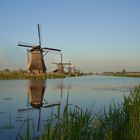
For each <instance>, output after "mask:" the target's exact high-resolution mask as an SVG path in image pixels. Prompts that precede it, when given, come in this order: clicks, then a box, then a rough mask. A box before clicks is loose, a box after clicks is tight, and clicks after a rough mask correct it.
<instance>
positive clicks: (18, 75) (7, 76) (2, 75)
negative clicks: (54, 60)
mask: <svg viewBox="0 0 140 140" xmlns="http://www.w3.org/2000/svg"><path fill="white" fill-rule="evenodd" d="M65 76H66V75H65V74H61V73H46V74H29V73H27V72H17V71H12V72H0V80H13V79H15V80H20V79H42V80H44V79H52V78H65Z"/></svg>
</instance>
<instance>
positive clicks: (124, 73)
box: [102, 69, 140, 77]
mask: <svg viewBox="0 0 140 140" xmlns="http://www.w3.org/2000/svg"><path fill="white" fill-rule="evenodd" d="M102 75H105V76H119V77H140V72H127V71H126V70H125V69H124V70H122V71H121V72H103V74H102Z"/></svg>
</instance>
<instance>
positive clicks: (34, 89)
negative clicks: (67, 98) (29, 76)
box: [28, 80, 46, 109]
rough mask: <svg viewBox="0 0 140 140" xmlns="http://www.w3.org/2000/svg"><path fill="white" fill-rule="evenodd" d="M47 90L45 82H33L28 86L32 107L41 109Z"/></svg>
mask: <svg viewBox="0 0 140 140" xmlns="http://www.w3.org/2000/svg"><path fill="white" fill-rule="evenodd" d="M45 89H46V85H45V81H42V80H31V81H29V85H28V99H29V103H30V105H31V106H32V107H34V108H37V109H40V107H41V106H42V105H43V97H44V92H45Z"/></svg>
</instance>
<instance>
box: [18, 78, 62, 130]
mask: <svg viewBox="0 0 140 140" xmlns="http://www.w3.org/2000/svg"><path fill="white" fill-rule="evenodd" d="M45 89H46V83H45V81H43V80H30V81H29V84H28V96H27V97H28V98H27V108H24V109H18V112H24V111H30V110H33V109H36V110H38V112H39V115H38V126H37V127H38V128H37V130H38V131H39V130H40V123H41V108H50V107H54V106H58V105H60V102H57V103H48V102H47V100H46V99H45V98H44V93H45Z"/></svg>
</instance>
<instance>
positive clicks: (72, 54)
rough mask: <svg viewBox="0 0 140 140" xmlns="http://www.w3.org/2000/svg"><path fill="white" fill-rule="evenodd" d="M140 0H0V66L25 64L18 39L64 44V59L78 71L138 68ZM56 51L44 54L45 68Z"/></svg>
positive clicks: (24, 53)
mask: <svg viewBox="0 0 140 140" xmlns="http://www.w3.org/2000/svg"><path fill="white" fill-rule="evenodd" d="M139 7H140V1H138V0H22V1H21V0H20V1H19V0H1V1H0V49H1V51H0V69H4V68H9V69H19V68H22V69H25V68H26V62H27V58H26V48H21V47H19V46H17V43H18V41H23V42H27V43H33V44H38V36H37V24H38V23H39V24H40V25H41V35H42V45H43V46H45V47H53V48H59V49H61V50H62V53H63V59H64V62H69V61H71V62H72V63H73V64H74V65H75V66H76V67H77V68H79V67H80V69H81V70H82V71H86V72H88V71H92V72H103V71H121V70H122V69H126V70H128V71H140V63H139V62H140V8H139ZM59 60H60V55H59V54H58V53H56V52H50V53H48V54H47V55H46V57H45V62H46V65H47V67H48V71H51V70H52V69H54V66H53V65H52V64H51V62H54V61H56V62H58V61H59Z"/></svg>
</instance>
